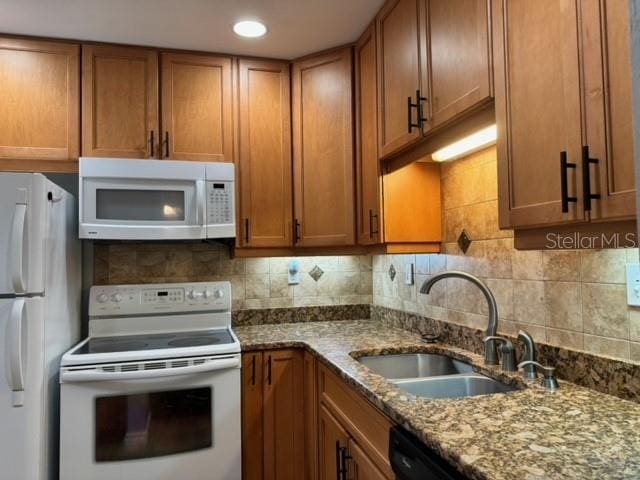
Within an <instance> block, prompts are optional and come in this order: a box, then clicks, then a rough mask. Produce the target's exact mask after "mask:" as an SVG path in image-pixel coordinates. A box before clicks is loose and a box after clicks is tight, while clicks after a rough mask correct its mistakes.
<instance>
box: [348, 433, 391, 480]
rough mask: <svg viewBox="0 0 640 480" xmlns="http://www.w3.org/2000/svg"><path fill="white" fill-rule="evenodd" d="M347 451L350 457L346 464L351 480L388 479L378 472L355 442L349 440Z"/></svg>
mask: <svg viewBox="0 0 640 480" xmlns="http://www.w3.org/2000/svg"><path fill="white" fill-rule="evenodd" d="M348 451H349V455H350V456H351V459H350V461H349V462H348V466H347V467H348V470H349V477H348V478H350V479H352V480H388V479H389V477H388V476H386V475H385V474H384V473H382V472H381V471H380V469H379V468H378V467H377V466H376V464H375V463H374V462H373V461H372V460H371V458H369V456H368V455H367V453H366V452H365V451H364V450H363V449H362V448H360V446H359V445H358V443H357V442H355V441H354V440H353V439H352V438H350V439H349V443H348Z"/></svg>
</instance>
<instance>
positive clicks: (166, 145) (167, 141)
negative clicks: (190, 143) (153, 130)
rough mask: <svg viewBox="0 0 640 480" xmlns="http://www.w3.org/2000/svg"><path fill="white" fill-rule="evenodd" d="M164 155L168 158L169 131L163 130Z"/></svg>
mask: <svg viewBox="0 0 640 480" xmlns="http://www.w3.org/2000/svg"><path fill="white" fill-rule="evenodd" d="M163 143H164V157H165V158H169V132H167V131H165V132H164V142H163Z"/></svg>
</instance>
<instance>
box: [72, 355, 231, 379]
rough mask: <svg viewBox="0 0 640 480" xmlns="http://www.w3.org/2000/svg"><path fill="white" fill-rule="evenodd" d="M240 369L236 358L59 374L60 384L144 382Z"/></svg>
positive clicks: (73, 371) (74, 371)
mask: <svg viewBox="0 0 640 480" xmlns="http://www.w3.org/2000/svg"><path fill="white" fill-rule="evenodd" d="M238 367H240V360H239V359H238V357H233V358H221V359H219V360H209V361H208V362H205V363H202V364H200V365H190V366H188V367H176V368H159V369H157V370H134V371H131V372H105V371H104V370H71V371H69V370H67V371H62V372H61V373H60V382H61V383H72V382H103V381H115V380H144V379H152V378H162V377H177V376H180V375H193V374H196V373H205V372H212V371H215V370H226V369H229V368H238Z"/></svg>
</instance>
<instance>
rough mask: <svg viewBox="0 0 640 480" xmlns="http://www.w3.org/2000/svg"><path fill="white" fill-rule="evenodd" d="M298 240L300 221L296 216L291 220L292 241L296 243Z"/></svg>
mask: <svg viewBox="0 0 640 480" xmlns="http://www.w3.org/2000/svg"><path fill="white" fill-rule="evenodd" d="M299 241H300V222H299V221H298V219H297V218H296V219H295V220H294V222H293V243H294V244H295V243H298V242H299Z"/></svg>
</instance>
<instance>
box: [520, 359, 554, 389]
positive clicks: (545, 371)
mask: <svg viewBox="0 0 640 480" xmlns="http://www.w3.org/2000/svg"><path fill="white" fill-rule="evenodd" d="M527 365H533V366H534V367H535V368H536V370H538V371H539V372H540V373H542V386H543V387H545V388H546V389H547V390H557V389H558V388H559V385H558V380H557V379H556V369H555V367H549V366H545V365H542V364H540V363H538V362H536V361H533V360H526V361H524V362H520V363H519V364H518V368H524V367H526V366H527Z"/></svg>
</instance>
